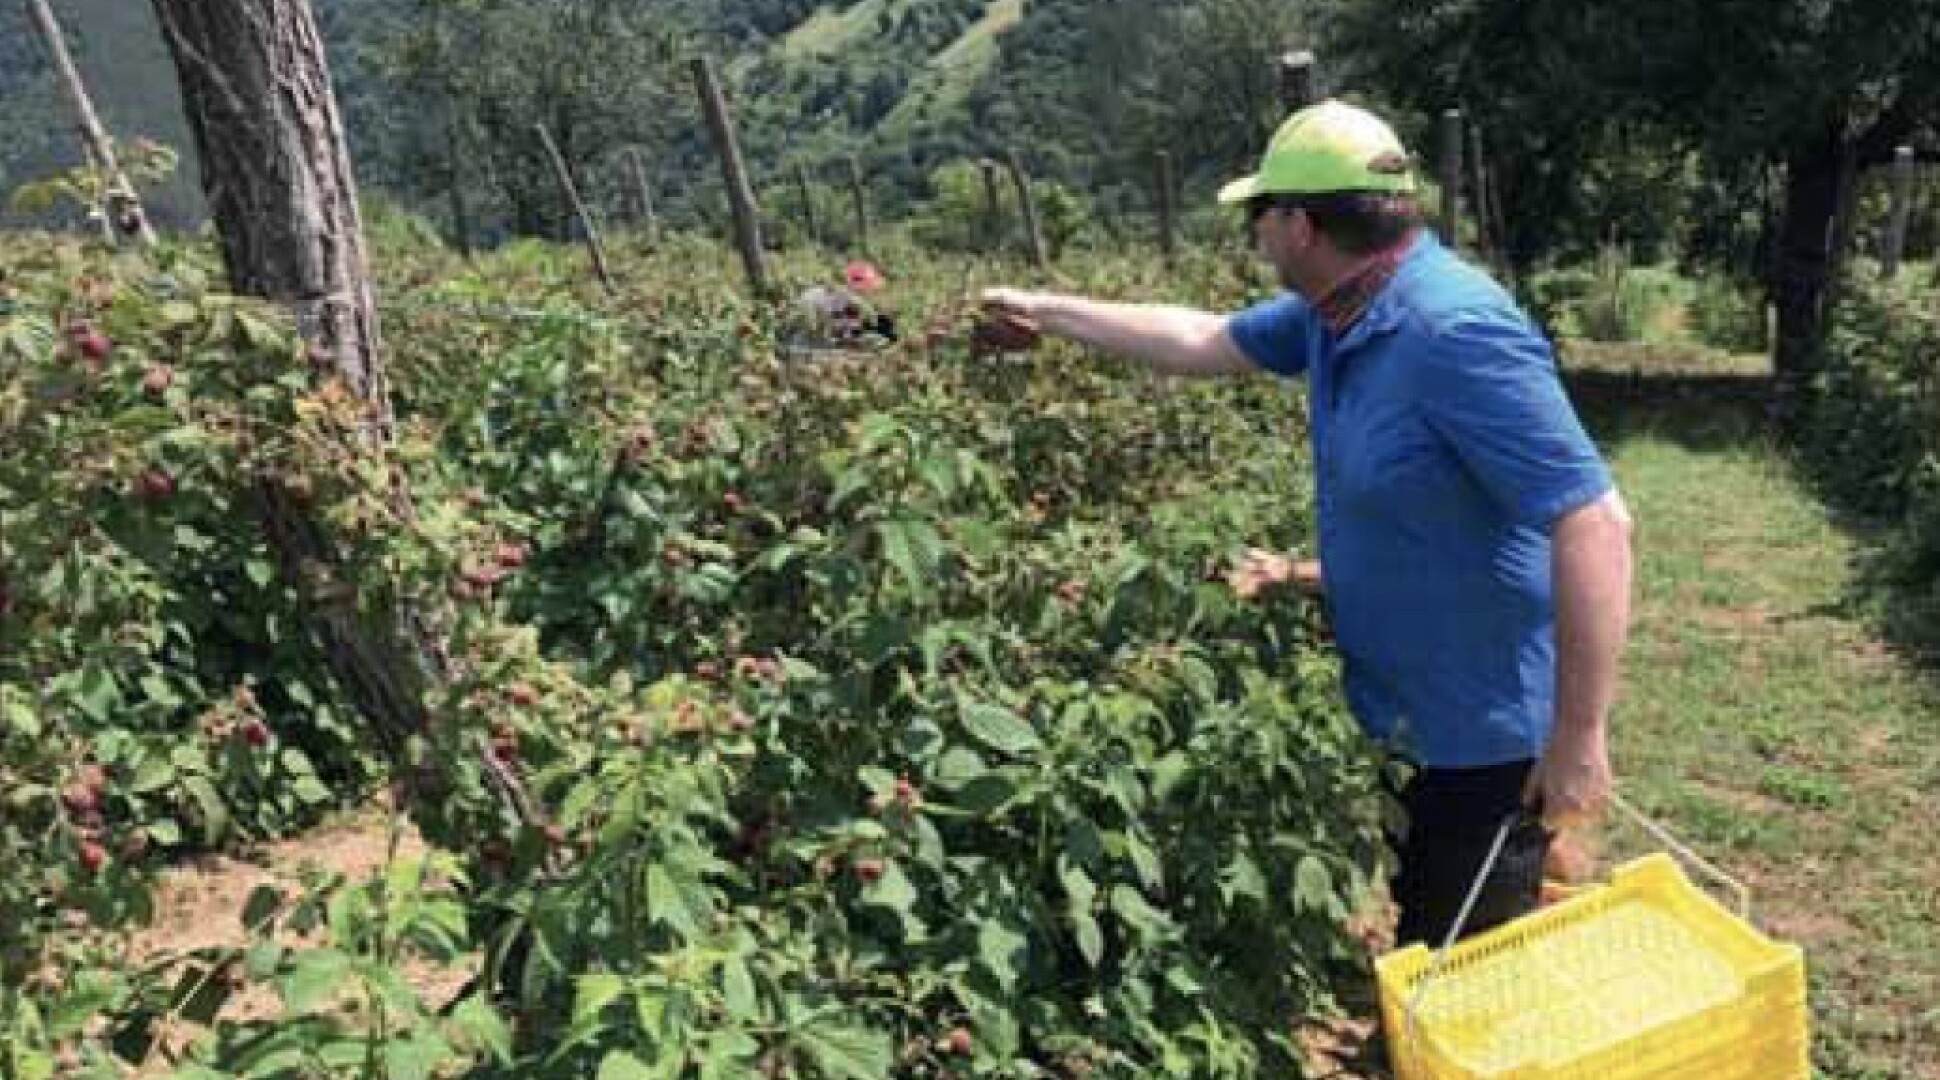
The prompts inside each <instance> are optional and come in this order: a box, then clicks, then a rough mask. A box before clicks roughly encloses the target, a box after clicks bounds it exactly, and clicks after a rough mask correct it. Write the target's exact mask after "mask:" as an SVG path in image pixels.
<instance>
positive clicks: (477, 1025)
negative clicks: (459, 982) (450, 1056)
mask: <svg viewBox="0 0 1940 1080" xmlns="http://www.w3.org/2000/svg"><path fill="white" fill-rule="evenodd" d="M451 1023H452V1026H453V1027H454V1028H456V1029H457V1030H458V1031H459V1032H461V1033H463V1034H464V1035H465V1036H466V1038H467V1039H469V1040H470V1043H471V1045H474V1046H478V1047H481V1048H483V1049H486V1050H489V1051H491V1053H492V1056H493V1057H494V1058H496V1059H497V1060H498V1062H499V1064H501V1065H509V1064H511V1062H512V1029H511V1028H509V1027H507V1026H506V1024H505V1018H504V1017H502V1016H500V1015H499V1014H498V1010H497V1009H494V1008H492V1005H491V1003H490V1002H489V1001H487V1000H486V999H485V998H483V997H481V996H478V995H474V996H472V997H468V998H466V999H465V1000H463V1001H461V1002H459V1003H458V1007H457V1008H455V1009H453V1010H452V1011H451Z"/></svg>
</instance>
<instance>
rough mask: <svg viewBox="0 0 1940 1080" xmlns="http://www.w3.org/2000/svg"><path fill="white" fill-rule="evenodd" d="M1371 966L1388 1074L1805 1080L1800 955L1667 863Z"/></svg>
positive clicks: (1429, 1079) (1430, 1079) (1620, 874)
mask: <svg viewBox="0 0 1940 1080" xmlns="http://www.w3.org/2000/svg"><path fill="white" fill-rule="evenodd" d="M1433 959H1434V954H1433V951H1432V950H1430V949H1429V948H1428V947H1426V946H1424V945H1412V946H1410V947H1408V948H1405V949H1399V950H1396V951H1394V952H1391V953H1389V954H1387V955H1386V956H1384V957H1382V958H1381V959H1380V960H1379V961H1378V962H1377V963H1376V965H1375V969H1376V975H1377V978H1378V980H1379V983H1380V990H1381V1013H1382V1021H1383V1023H1384V1025H1385V1027H1386V1030H1387V1040H1388V1051H1389V1057H1390V1058H1391V1059H1392V1061H1393V1064H1394V1068H1395V1072H1396V1076H1397V1077H1398V1078H1399V1080H1682V1078H1686V1077H1688V1078H1692V1080H1696V1078H1700V1077H1701V1078H1703V1080H1731V1078H1739V1077H1742V1078H1744V1080H1806V1078H1808V1077H1810V1075H1811V1067H1810V1064H1809V1061H1808V1058H1809V1056H1810V1055H1809V1052H1808V1033H1807V1026H1806V1006H1805V959H1804V956H1803V954H1802V953H1801V952H1800V950H1799V948H1798V946H1796V945H1792V944H1788V943H1785V942H1778V941H1773V940H1771V939H1770V938H1768V937H1766V936H1765V935H1763V934H1761V933H1759V932H1758V931H1757V930H1756V929H1754V928H1753V927H1751V926H1750V925H1749V924H1748V923H1746V922H1745V921H1744V920H1742V919H1740V918H1738V917H1737V916H1735V915H1733V914H1732V913H1731V912H1729V911H1727V910H1726V909H1725V908H1724V907H1722V906H1721V905H1719V904H1718V903H1717V902H1716V901H1715V900H1712V899H1711V898H1710V897H1709V896H1707V895H1705V893H1704V892H1703V891H1702V890H1700V889H1698V888H1697V887H1696V886H1694V885H1692V884H1691V882H1690V881H1689V879H1687V878H1686V877H1685V876H1684V873H1683V871H1681V870H1680V869H1678V866H1677V864H1676V863H1675V862H1674V861H1672V859H1671V857H1670V856H1668V855H1663V854H1658V855H1650V856H1646V857H1644V858H1642V859H1638V860H1636V861H1634V862H1630V863H1627V864H1625V865H1623V866H1621V867H1618V868H1617V871H1616V873H1615V874H1614V875H1612V877H1611V881H1610V883H1609V884H1608V885H1604V886H1598V887H1595V888H1591V889H1586V890H1584V891H1582V892H1581V893H1578V894H1577V895H1575V896H1572V897H1570V898H1569V899H1567V900H1565V901H1563V902H1562V903H1559V904H1557V905H1555V906H1554V907H1550V908H1545V909H1543V910H1541V911H1537V912H1534V913H1531V914H1529V915H1525V916H1523V917H1522V918H1520V919H1517V920H1515V921H1513V922H1511V923H1508V924H1506V925H1503V926H1499V927H1496V928H1495V929H1493V930H1490V931H1488V932H1487V933H1484V934H1479V935H1477V936H1476V937H1474V938H1471V939H1469V940H1467V941H1464V942H1461V943H1460V944H1458V945H1456V946H1455V947H1454V948H1453V949H1450V950H1449V953H1448V958H1447V960H1446V961H1444V963H1443V964H1442V967H1441V969H1440V971H1438V972H1436V973H1435V974H1434V977H1433V978H1432V979H1431V980H1430V981H1429V984H1428V988H1427V989H1426V991H1424V992H1423V993H1422V995H1421V997H1420V999H1419V1003H1418V1010H1417V1012H1416V1015H1415V1017H1414V1022H1413V1024H1412V1026H1411V1025H1410V1023H1409V1018H1408V1015H1407V1010H1408V1007H1409V1001H1410V999H1411V998H1412V997H1413V996H1414V993H1415V990H1416V988H1417V987H1418V986H1419V985H1420V984H1421V981H1422V979H1423V977H1424V976H1426V975H1428V974H1429V971H1428V969H1429V967H1430V965H1431V964H1432V963H1433Z"/></svg>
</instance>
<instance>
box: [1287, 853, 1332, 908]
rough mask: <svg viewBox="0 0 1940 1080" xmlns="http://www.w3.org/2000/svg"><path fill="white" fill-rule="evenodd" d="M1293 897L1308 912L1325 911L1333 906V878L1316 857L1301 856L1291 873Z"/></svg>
mask: <svg viewBox="0 0 1940 1080" xmlns="http://www.w3.org/2000/svg"><path fill="white" fill-rule="evenodd" d="M1293 895H1294V899H1295V900H1297V901H1299V903H1300V906H1301V907H1303V908H1305V909H1307V910H1308V911H1325V910H1327V909H1328V908H1330V907H1332V906H1333V904H1334V878H1333V875H1332V874H1329V873H1328V872H1327V864H1326V863H1324V862H1321V861H1320V859H1319V857H1318V856H1314V855H1302V856H1300V863H1299V865H1297V866H1296V867H1295V868H1294V871H1293Z"/></svg>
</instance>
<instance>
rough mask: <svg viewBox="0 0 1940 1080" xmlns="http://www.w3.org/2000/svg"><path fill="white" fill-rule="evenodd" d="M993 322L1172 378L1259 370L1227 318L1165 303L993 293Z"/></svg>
mask: <svg viewBox="0 0 1940 1080" xmlns="http://www.w3.org/2000/svg"><path fill="white" fill-rule="evenodd" d="M983 306H984V311H985V312H986V313H987V314H988V315H989V316H990V317H992V318H996V319H1000V320H1007V321H1010V322H1012V323H1013V324H1022V325H1024V326H1027V327H1030V328H1034V329H1035V331H1036V332H1038V333H1042V334H1048V335H1050V336H1052V337H1059V338H1064V339H1066V340H1068V341H1075V342H1078V343H1079V344H1082V345H1089V346H1091V347H1092V348H1096V349H1102V350H1104V351H1105V352H1109V353H1115V354H1117V355H1120V356H1128V357H1132V358H1134V359H1137V360H1142V361H1144V362H1145V363H1146V364H1147V365H1149V366H1150V367H1151V368H1152V369H1153V370H1155V371H1159V372H1162V373H1164V374H1167V375H1183V376H1188V377H1210V376H1215V375H1242V374H1246V373H1248V372H1253V371H1257V370H1259V369H1258V368H1257V367H1255V366H1254V364H1253V363H1252V361H1250V360H1248V359H1247V358H1246V354H1245V353H1243V352H1241V351H1240V348H1239V345H1238V344H1237V343H1235V342H1234V341H1233V337H1232V335H1231V334H1230V333H1228V332H1227V329H1226V316H1224V315H1218V314H1214V313H1213V312H1210V311H1201V310H1198V309H1196V308H1187V307H1173V306H1169V305H1163V304H1119V303H1110V302H1107V301H1103V300H1092V299H1089V298H1087V297H1083V296H1067V295H1064V294H1061V293H1042V292H1025V291H1022V290H1018V289H991V290H989V291H987V292H985V293H984V294H983Z"/></svg>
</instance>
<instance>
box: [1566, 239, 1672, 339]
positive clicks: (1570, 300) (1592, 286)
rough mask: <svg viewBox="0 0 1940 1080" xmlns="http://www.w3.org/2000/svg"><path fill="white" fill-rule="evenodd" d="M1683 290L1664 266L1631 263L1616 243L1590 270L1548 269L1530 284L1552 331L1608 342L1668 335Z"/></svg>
mask: <svg viewBox="0 0 1940 1080" xmlns="http://www.w3.org/2000/svg"><path fill="white" fill-rule="evenodd" d="M1687 288H1688V287H1687V285H1686V284H1685V282H1684V281H1683V279H1681V278H1679V277H1678V276H1677V275H1676V273H1675V272H1673V271H1671V270H1669V269H1667V268H1664V267H1656V266H1633V265H1631V263H1630V259H1629V254H1628V252H1627V250H1626V249H1624V248H1623V247H1622V246H1620V245H1606V246H1605V247H1604V248H1603V249H1602V251H1601V252H1600V253H1599V254H1598V256H1597V259H1596V261H1595V263H1593V264H1592V265H1590V266H1587V267H1563V268H1556V269H1551V270H1547V271H1545V272H1543V273H1540V274H1537V275H1535V276H1534V278H1533V279H1532V280H1531V282H1530V291H1531V294H1532V298H1531V306H1532V307H1533V308H1534V311H1535V313H1536V314H1537V315H1538V316H1539V317H1540V318H1541V319H1542V321H1543V324H1544V325H1545V326H1548V327H1550V328H1551V330H1552V332H1553V333H1555V334H1557V335H1558V336H1562V337H1581V338H1587V339H1589V340H1591V341H1608V342H1624V341H1632V342H1634V341H1646V340H1656V339H1660V338H1663V337H1665V336H1667V335H1668V334H1669V333H1670V332H1671V330H1672V328H1674V321H1675V319H1676V316H1677V314H1678V309H1679V308H1680V307H1681V305H1682V304H1683V302H1684V297H1685V293H1686V290H1687Z"/></svg>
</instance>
